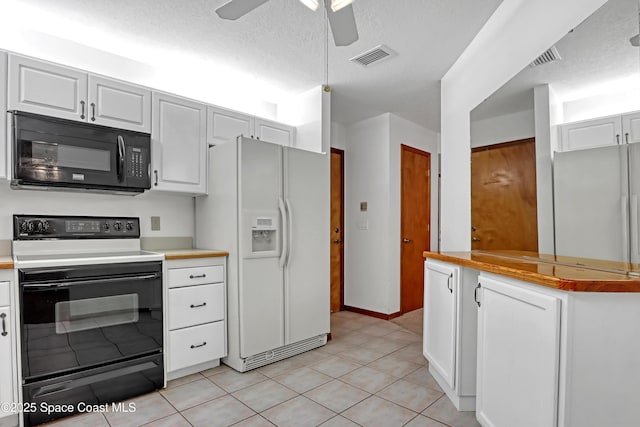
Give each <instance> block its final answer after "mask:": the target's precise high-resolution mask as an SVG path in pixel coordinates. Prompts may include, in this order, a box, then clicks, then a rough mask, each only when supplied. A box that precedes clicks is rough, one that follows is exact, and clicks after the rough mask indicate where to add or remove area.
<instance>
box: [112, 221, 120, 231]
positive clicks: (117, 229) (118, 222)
mask: <svg viewBox="0 0 640 427" xmlns="http://www.w3.org/2000/svg"><path fill="white" fill-rule="evenodd" d="M113 228H114V229H115V230H116V231H120V230H121V229H122V223H121V222H120V221H116V222H114V223H113Z"/></svg>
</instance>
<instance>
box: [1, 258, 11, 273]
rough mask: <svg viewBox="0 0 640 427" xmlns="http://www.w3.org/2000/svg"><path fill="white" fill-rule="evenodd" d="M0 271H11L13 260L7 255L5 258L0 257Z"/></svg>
mask: <svg viewBox="0 0 640 427" xmlns="http://www.w3.org/2000/svg"><path fill="white" fill-rule="evenodd" d="M0 269H3V270H4V269H7V270H11V269H13V258H12V257H10V256H9V255H6V256H2V255H0Z"/></svg>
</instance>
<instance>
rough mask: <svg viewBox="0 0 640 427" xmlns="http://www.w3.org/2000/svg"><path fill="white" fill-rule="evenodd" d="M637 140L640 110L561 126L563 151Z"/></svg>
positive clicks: (639, 139)
mask: <svg viewBox="0 0 640 427" xmlns="http://www.w3.org/2000/svg"><path fill="white" fill-rule="evenodd" d="M637 142H640V111H636V112H634V113H628V114H623V115H622V116H609V117H601V118H598V119H594V120H584V121H581V122H574V123H566V124H563V125H561V126H560V150H561V151H571V150H583V149H586V148H596V147H604V146H607V145H618V144H633V143H637Z"/></svg>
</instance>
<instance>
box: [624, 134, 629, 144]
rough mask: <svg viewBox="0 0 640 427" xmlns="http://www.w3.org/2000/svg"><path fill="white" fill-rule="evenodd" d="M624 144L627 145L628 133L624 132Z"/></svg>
mask: <svg viewBox="0 0 640 427" xmlns="http://www.w3.org/2000/svg"><path fill="white" fill-rule="evenodd" d="M624 142H625V143H626V144H628V143H629V132H625V134H624Z"/></svg>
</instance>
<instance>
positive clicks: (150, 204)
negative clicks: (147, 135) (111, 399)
mask: <svg viewBox="0 0 640 427" xmlns="http://www.w3.org/2000/svg"><path fill="white" fill-rule="evenodd" d="M14 214H27V215H29V214H45V215H89V216H103V215H104V216H118V215H123V216H138V217H140V234H141V235H142V237H193V235H194V222H195V218H194V201H193V197H188V196H176V195H171V194H168V193H164V194H161V193H154V192H149V191H147V192H146V193H144V194H141V195H139V196H135V197H131V196H115V195H106V194H90V193H70V192H57V191H40V190H12V189H11V188H9V182H8V181H5V180H0V240H11V239H12V238H13V228H12V215H14ZM152 215H153V216H159V217H160V231H151V216H152Z"/></svg>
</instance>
